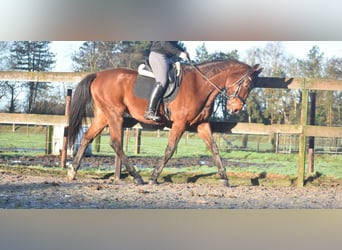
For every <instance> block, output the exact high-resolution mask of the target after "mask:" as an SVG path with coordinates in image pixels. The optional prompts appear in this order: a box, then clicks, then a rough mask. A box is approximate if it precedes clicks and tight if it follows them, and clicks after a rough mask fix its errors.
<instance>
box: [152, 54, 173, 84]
mask: <svg viewBox="0 0 342 250" xmlns="http://www.w3.org/2000/svg"><path fill="white" fill-rule="evenodd" d="M149 61H150V65H151V68H152V71H153V74H154V76H155V78H156V82H159V83H160V84H161V85H162V86H163V88H164V89H165V87H166V84H167V73H168V70H169V59H168V57H167V56H165V55H163V54H160V53H156V52H153V51H152V52H151V53H150V56H149Z"/></svg>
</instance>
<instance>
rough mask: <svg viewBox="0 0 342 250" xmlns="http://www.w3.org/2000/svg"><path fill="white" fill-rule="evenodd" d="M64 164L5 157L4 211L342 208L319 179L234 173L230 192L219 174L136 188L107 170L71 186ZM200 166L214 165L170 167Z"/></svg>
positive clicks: (331, 185) (101, 161) (0, 165)
mask: <svg viewBox="0 0 342 250" xmlns="http://www.w3.org/2000/svg"><path fill="white" fill-rule="evenodd" d="M131 160H132V161H133V163H134V164H135V165H136V166H138V165H139V167H140V168H144V167H146V168H148V167H151V166H152V165H156V164H157V163H158V161H159V158H139V157H136V158H135V157H133V158H132V159H131ZM59 161H60V158H59V157H55V156H44V157H38V158H37V157H26V156H21V157H1V158H0V190H1V191H0V208H3V209H13V208H67V209H69V208H78V209H82V208H91V209H92V208H100V209H112V208H113V209H115V208H134V209H148V208H153V209H154V208H158V209H164V208H171V209H198V208H199V209H214V208H215V209H216V208H219V209H270V208H273V209H274V208H275V209H302V208H305V209H327V208H329V209H331V208H342V184H341V182H340V181H337V180H336V181H329V182H324V181H317V180H316V181H314V182H313V183H314V184H313V183H307V185H306V186H305V187H304V188H298V187H296V186H295V185H293V184H291V183H290V182H289V183H290V184H289V185H279V186H277V185H264V184H263V183H259V182H258V180H257V179H255V178H253V176H244V177H245V179H248V178H249V181H247V182H241V181H240V182H238V181H236V180H235V179H234V178H236V176H232V175H229V177H230V179H231V184H232V186H231V187H229V188H226V187H222V186H220V185H219V183H218V182H215V181H213V180H215V178H214V177H215V174H210V175H207V176H206V175H203V174H202V175H201V174H198V175H197V176H196V175H195V176H193V177H192V178H188V179H186V180H187V181H183V182H182V181H180V182H177V183H176V182H173V181H172V180H173V179H172V176H168V178H165V177H164V178H161V180H160V182H161V183H160V184H159V185H152V186H151V185H147V184H146V185H142V186H135V185H134V184H133V182H132V179H131V178H130V177H126V176H125V175H124V177H125V178H123V179H122V180H120V181H117V180H115V178H114V175H113V174H108V172H107V173H106V174H82V175H81V174H80V175H79V176H78V179H77V180H75V181H73V182H67V181H66V178H65V176H66V172H64V171H57V172H56V171H55V170H53V169H52V168H51V167H56V166H58V165H59ZM198 164H208V165H210V164H212V162H211V159H210V158H206V157H204V158H201V159H198V158H195V159H194V158H184V159H176V158H174V159H171V160H170V163H169V164H168V165H169V166H172V167H182V166H193V165H198ZM230 164H231V165H232V164H234V162H230ZM236 164H238V163H236ZM18 165H19V166H20V167H18ZM32 165H41V166H44V167H45V169H46V170H39V171H38V170H36V169H33V168H31V167H30V166H32ZM49 167H50V168H51V171H50V170H49ZM82 167H83V168H87V167H92V168H98V169H101V170H110V169H112V168H113V158H112V157H87V158H85V159H84V162H83V164H82ZM215 169H216V168H215ZM215 169H214V170H215ZM239 178H240V179H241V178H242V177H239ZM263 178H264V179H267V178H269V179H271V178H275V177H274V176H273V177H267V178H266V177H263ZM144 180H145V181H147V178H146V177H144ZM253 180H254V182H253ZM255 181H256V182H255Z"/></svg>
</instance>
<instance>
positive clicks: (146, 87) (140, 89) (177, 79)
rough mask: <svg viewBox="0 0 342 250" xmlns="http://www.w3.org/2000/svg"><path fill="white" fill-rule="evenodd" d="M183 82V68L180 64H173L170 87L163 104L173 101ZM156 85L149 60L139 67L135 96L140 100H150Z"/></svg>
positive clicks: (169, 80)
mask: <svg viewBox="0 0 342 250" xmlns="http://www.w3.org/2000/svg"><path fill="white" fill-rule="evenodd" d="M181 81H182V68H181V65H180V62H175V63H172V64H171V67H170V70H169V72H168V87H167V89H166V90H165V92H164V95H163V102H170V101H172V100H173V99H174V98H175V97H176V95H177V93H178V89H179V86H180V83H181ZM154 83H155V77H154V74H153V72H152V69H151V67H150V65H149V62H148V60H146V61H145V64H140V65H139V67H138V76H137V79H136V80H135V83H134V95H135V96H137V97H140V98H144V99H149V98H150V94H151V92H152V89H153V86H154Z"/></svg>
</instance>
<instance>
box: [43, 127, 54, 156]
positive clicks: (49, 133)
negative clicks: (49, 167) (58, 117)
mask: <svg viewBox="0 0 342 250" xmlns="http://www.w3.org/2000/svg"><path fill="white" fill-rule="evenodd" d="M52 135H53V126H51V125H50V126H47V127H46V144H45V154H47V155H48V154H51V153H52Z"/></svg>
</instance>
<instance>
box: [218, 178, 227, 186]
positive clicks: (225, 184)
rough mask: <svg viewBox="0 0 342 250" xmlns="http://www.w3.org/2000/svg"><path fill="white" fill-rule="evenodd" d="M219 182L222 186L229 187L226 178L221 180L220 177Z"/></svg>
mask: <svg viewBox="0 0 342 250" xmlns="http://www.w3.org/2000/svg"><path fill="white" fill-rule="evenodd" d="M220 183H221V186H223V187H229V182H228V180H223V179H221V180H220Z"/></svg>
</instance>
